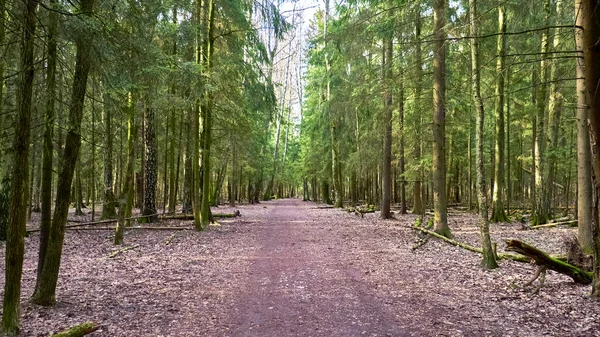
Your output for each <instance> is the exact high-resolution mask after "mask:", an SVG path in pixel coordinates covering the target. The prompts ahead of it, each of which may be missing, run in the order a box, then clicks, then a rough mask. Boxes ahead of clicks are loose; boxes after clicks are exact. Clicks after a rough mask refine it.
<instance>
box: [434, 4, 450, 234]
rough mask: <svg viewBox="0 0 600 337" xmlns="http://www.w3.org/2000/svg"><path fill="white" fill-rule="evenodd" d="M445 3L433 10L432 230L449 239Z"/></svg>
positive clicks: (435, 6)
mask: <svg viewBox="0 0 600 337" xmlns="http://www.w3.org/2000/svg"><path fill="white" fill-rule="evenodd" d="M447 7H448V4H447V2H446V0H435V2H434V7H433V23H434V28H433V34H434V38H435V43H434V47H433V78H434V81H433V166H432V171H433V209H434V222H433V230H434V231H435V232H436V233H438V234H440V235H443V236H446V237H451V236H452V233H450V227H448V213H447V212H448V211H447V207H448V202H447V197H446V145H445V136H446V51H445V49H446V48H445V39H446V33H445V29H444V26H445V25H446V8H447Z"/></svg>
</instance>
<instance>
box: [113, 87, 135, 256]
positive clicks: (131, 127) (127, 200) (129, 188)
mask: <svg viewBox="0 0 600 337" xmlns="http://www.w3.org/2000/svg"><path fill="white" fill-rule="evenodd" d="M127 112H128V114H129V119H128V121H127V167H126V168H125V179H124V182H123V190H122V192H121V195H120V197H119V199H120V200H119V214H118V216H117V226H116V227H115V239H114V244H115V245H121V244H123V232H124V231H125V227H129V225H130V224H131V221H130V220H127V218H129V217H131V209H132V208H133V190H134V188H133V186H134V179H133V177H134V173H135V161H136V160H135V140H136V139H137V131H138V125H137V123H136V118H135V115H136V113H135V112H136V110H135V106H134V103H133V94H132V93H131V92H130V93H129V94H128V97H127ZM121 175H123V173H121Z"/></svg>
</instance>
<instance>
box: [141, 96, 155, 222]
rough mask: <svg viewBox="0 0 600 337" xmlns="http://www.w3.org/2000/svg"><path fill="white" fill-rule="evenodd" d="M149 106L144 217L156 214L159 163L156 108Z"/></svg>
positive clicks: (146, 110) (147, 112)
mask: <svg viewBox="0 0 600 337" xmlns="http://www.w3.org/2000/svg"><path fill="white" fill-rule="evenodd" d="M147 104H148V106H146V107H145V110H144V112H145V113H144V125H145V129H144V145H145V156H146V160H145V161H144V162H145V164H146V167H145V168H144V207H143V209H142V215H152V214H156V184H157V181H158V177H157V173H158V162H157V149H156V131H155V124H156V120H155V117H154V116H155V114H154V108H153V107H152V106H150V104H152V103H151V102H148V103H147ZM144 219H145V220H146V221H147V222H155V221H156V217H155V216H150V217H147V218H144Z"/></svg>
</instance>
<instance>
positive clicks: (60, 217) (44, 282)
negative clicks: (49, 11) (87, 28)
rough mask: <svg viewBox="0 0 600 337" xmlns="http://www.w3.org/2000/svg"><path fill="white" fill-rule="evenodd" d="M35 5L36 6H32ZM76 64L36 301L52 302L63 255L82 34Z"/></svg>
mask: <svg viewBox="0 0 600 337" xmlns="http://www.w3.org/2000/svg"><path fill="white" fill-rule="evenodd" d="M94 2H95V0H82V1H81V6H80V10H81V13H83V15H84V16H91V15H92V13H93V7H94ZM34 7H35V5H34ZM75 45H76V48H77V52H76V57H75V59H76V64H75V74H74V75H73V89H72V96H71V107H70V110H69V126H68V128H69V129H68V133H67V139H66V142H65V149H64V153H63V158H62V166H61V169H60V171H59V176H58V184H57V193H56V204H55V206H54V216H53V219H52V226H51V228H50V239H49V241H48V249H47V252H46V259H45V261H44V269H43V271H42V275H41V280H40V281H39V282H38V283H37V284H39V286H38V287H36V291H35V292H34V295H33V301H34V302H35V303H36V304H41V305H51V304H53V303H54V302H55V297H56V295H55V294H56V283H57V282H58V271H59V268H60V259H61V255H62V246H63V241H64V235H65V225H66V223H67V215H68V212H69V195H70V190H71V183H72V182H73V173H74V171H75V165H76V164H77V158H78V156H79V148H80V146H81V120H82V116H83V107H84V101H85V93H86V89H87V79H88V74H89V71H90V66H91V63H92V62H91V58H90V50H91V44H90V42H89V41H87V40H86V37H85V36H84V35H83V33H80V35H78V36H77V37H76V42H75Z"/></svg>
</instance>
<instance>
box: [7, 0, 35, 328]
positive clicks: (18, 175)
mask: <svg viewBox="0 0 600 337" xmlns="http://www.w3.org/2000/svg"><path fill="white" fill-rule="evenodd" d="M37 5H38V2H37V1H34V0H29V1H26V2H24V3H23V4H22V5H21V6H22V10H23V12H22V13H23V16H22V20H23V23H22V27H20V28H21V29H20V34H21V56H20V66H21V72H20V79H19V89H18V98H17V104H18V105H17V116H16V118H17V120H16V122H17V124H16V125H18V127H17V128H16V129H15V138H14V143H13V150H14V163H13V167H12V174H11V179H12V181H11V189H12V192H11V198H12V200H11V202H10V210H9V212H10V213H9V222H8V228H7V233H6V234H7V237H6V271H5V274H4V275H5V282H4V300H3V305H2V324H1V326H0V330H1V331H2V332H4V333H6V334H8V335H17V334H18V333H19V313H20V303H21V275H22V272H23V256H24V254H25V223H26V216H27V178H28V170H27V167H28V164H29V141H30V135H31V130H30V127H31V110H32V106H31V98H32V95H33V79H34V63H33V59H34V55H33V49H34V36H35V27H36V15H35V14H36V13H35V12H36V9H37Z"/></svg>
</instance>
